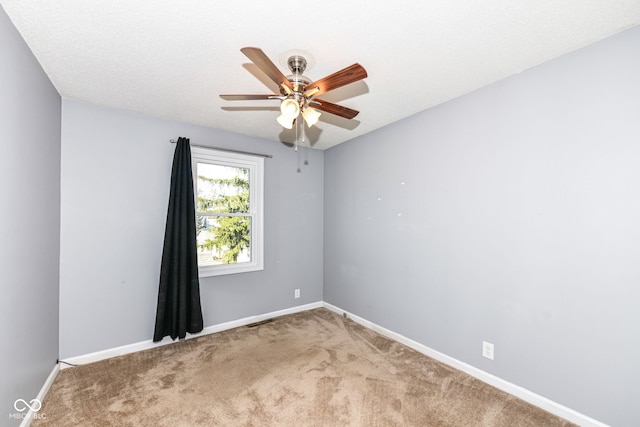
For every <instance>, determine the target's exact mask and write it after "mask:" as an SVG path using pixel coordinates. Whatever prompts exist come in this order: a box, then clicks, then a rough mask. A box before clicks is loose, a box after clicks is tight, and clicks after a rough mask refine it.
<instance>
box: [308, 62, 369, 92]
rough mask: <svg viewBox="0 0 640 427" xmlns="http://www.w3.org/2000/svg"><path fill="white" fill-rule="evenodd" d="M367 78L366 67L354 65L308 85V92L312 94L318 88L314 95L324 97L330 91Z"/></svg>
mask: <svg viewBox="0 0 640 427" xmlns="http://www.w3.org/2000/svg"><path fill="white" fill-rule="evenodd" d="M365 77H367V71H366V70H365V69H364V67H363V66H362V65H360V64H353V65H351V66H349V67H347V68H344V69H342V70H340V71H337V72H335V73H333V74H331V75H329V76H327V77H325V78H323V79H320V80H317V81H315V82H313V83H310V84H308V85H307V91H309V92H311V91H314V90H315V88H318V90H317V91H315V92H313V95H314V96H315V95H322V94H323V93H326V92H329V91H330V90H333V89H337V88H339V87H342V86H345V85H348V84H349V83H353V82H357V81H358V80H362V79H364V78H365Z"/></svg>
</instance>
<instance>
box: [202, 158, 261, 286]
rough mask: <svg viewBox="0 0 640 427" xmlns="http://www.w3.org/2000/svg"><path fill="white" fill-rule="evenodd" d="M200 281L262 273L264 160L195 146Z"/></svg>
mask: <svg viewBox="0 0 640 427" xmlns="http://www.w3.org/2000/svg"><path fill="white" fill-rule="evenodd" d="M191 156H192V162H193V174H194V177H193V182H194V186H195V197H196V241H197V246H198V247H197V251H198V270H199V272H200V277H206V276H218V275H221V274H233V273H242V272H247V271H257V270H262V269H263V260H262V257H263V254H262V249H263V243H262V237H263V230H262V213H263V203H262V199H263V185H262V181H263V175H264V172H263V165H264V159H263V158H261V157H254V156H249V155H244V154H236V153H229V152H224V151H216V150H212V149H206V148H198V147H192V149H191Z"/></svg>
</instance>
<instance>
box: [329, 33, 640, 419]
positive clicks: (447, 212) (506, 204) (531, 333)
mask: <svg viewBox="0 0 640 427" xmlns="http://www.w3.org/2000/svg"><path fill="white" fill-rule="evenodd" d="M639 48H640V28H636V29H633V30H629V31H627V32H624V33H621V34H619V35H616V36H615V37H612V38H610V39H607V40H605V41H602V42H599V43H597V44H595V45H591V46H589V47H587V48H584V49H582V50H579V51H576V52H574V53H571V54H569V55H566V56H563V57H561V58H558V59H556V60H554V61H551V62H549V63H546V64H544V65H541V66H539V67H537V68H534V69H532V70H529V71H526V72H523V73H521V74H519V75H516V76H513V77H511V78H509V79H506V80H503V81H501V82H498V83H496V84H494V85H491V86H489V87H486V88H484V89H481V90H478V91H476V92H474V93H472V94H469V95H467V96H464V97H461V98H458V99H456V100H454V101H452V102H449V103H447V104H445V105H442V106H439V107H437V108H433V109H431V110H429V111H425V112H422V113H420V114H417V115H415V116H413V117H410V118H408V119H406V120H403V121H401V122H398V123H394V124H392V125H390V126H387V127H385V128H382V129H380V130H378V131H375V132H372V133H370V134H368V135H365V136H363V137H361V138H358V139H356V140H353V141H351V142H348V143H346V144H342V145H339V146H336V147H334V148H331V149H329V150H327V151H326V154H325V206H324V209H325V215H324V217H325V230H324V300H325V301H327V302H329V303H331V304H335V305H337V306H339V307H341V308H343V309H345V310H348V311H351V312H352V313H354V314H357V315H359V316H362V317H364V318H366V319H368V320H370V321H373V322H375V323H377V324H379V325H381V326H384V327H386V328H389V329H391V330H393V331H396V332H398V333H400V334H403V335H405V336H407V337H409V338H412V339H414V340H416V341H418V342H420V343H423V344H425V345H427V346H429V347H431V348H433V349H435V350H437V351H440V352H442V353H444V354H447V355H449V356H452V357H454V358H456V359H458V360H461V361H463V362H466V363H468V364H470V365H473V366H475V367H478V368H480V369H482V370H484V371H486V372H489V373H492V374H494V375H496V376H498V377H500V378H503V379H505V380H507V381H509V382H511V383H514V384H517V385H520V386H522V387H524V388H526V389H529V390H531V391H533V392H535V393H538V394H540V395H542V396H545V397H547V398H549V399H552V400H554V401H556V402H559V403H561V404H563V405H565V406H567V407H570V408H573V409H575V410H577V411H579V412H582V413H584V414H586V415H589V416H591V417H593V418H595V419H598V420H601V421H603V422H606V423H610V424H611V425H615V426H638V425H640V406H638V402H637V397H638V393H637V386H638V384H639V383H640V365H639V361H640V333H639V332H638V326H640V77H639V76H640V54H639V53H640V49H639ZM483 340H486V341H489V342H491V343H493V344H494V345H495V360H494V361H490V360H488V359H484V358H482V357H481V346H482V341H483Z"/></svg>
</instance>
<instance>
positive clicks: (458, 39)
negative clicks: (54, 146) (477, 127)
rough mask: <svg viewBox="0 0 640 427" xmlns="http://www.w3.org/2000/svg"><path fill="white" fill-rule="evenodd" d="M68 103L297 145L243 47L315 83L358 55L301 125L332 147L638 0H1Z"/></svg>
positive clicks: (515, 64)
mask: <svg viewBox="0 0 640 427" xmlns="http://www.w3.org/2000/svg"><path fill="white" fill-rule="evenodd" d="M0 4H2V6H3V8H4V9H5V11H6V12H7V14H8V15H9V17H10V18H11V20H12V21H13V22H14V24H15V25H16V27H17V28H18V30H19V31H20V33H21V34H22V36H23V37H24V39H25V40H26V42H27V43H28V45H29V46H30V48H31V49H32V51H33V52H34V54H35V56H36V57H37V59H38V60H39V61H40V63H41V64H42V67H43V68H44V70H45V72H46V73H47V74H48V75H49V77H50V78H51V81H52V82H53V84H54V85H55V87H56V88H57V89H58V91H59V92H60V94H61V95H62V97H64V98H69V99H77V100H82V101H88V102H92V103H96V104H100V105H107V106H113V107H118V108H122V109H126V110H132V111H139V112H143V113H148V114H152V115H155V116H159V117H163V118H169V119H175V120H179V121H183V122H188V123H196V124H200V125H204V126H208V127H212V128H219V129H224V130H228V131H233V132H238V133H242V134H247V135H252V136H257V137H261V138H266V139H272V140H280V141H285V142H291V141H292V140H293V138H294V137H295V133H294V132H293V131H285V130H284V129H283V128H281V127H280V126H279V125H278V124H277V123H276V121H275V118H276V116H277V115H278V114H279V110H278V105H279V104H278V101H277V100H267V101H236V102H231V101H224V100H222V99H220V98H219V96H218V95H219V94H221V93H240V94H242V93H249V94H251V93H276V92H277V88H276V87H275V85H274V84H273V83H272V82H271V81H270V80H269V79H268V78H266V77H265V76H264V75H263V74H262V73H261V72H260V71H259V70H258V69H257V68H256V67H255V66H254V65H253V64H252V63H251V62H250V61H249V59H248V58H246V57H245V56H244V55H243V54H242V53H241V52H240V48H242V47H245V46H255V47H260V48H261V49H262V50H263V51H264V52H265V53H266V54H267V55H268V56H269V57H270V58H271V59H272V60H273V62H274V63H275V64H276V65H278V66H279V67H280V68H281V70H282V71H283V73H284V74H289V72H288V70H287V69H286V66H284V65H282V62H281V60H282V59H285V60H286V57H287V52H291V51H292V50H302V51H306V52H309V53H311V55H312V56H313V60H314V61H315V65H314V66H313V67H311V68H308V69H307V71H306V72H305V75H307V76H308V77H309V78H311V80H317V79H319V78H321V77H324V76H326V75H328V74H331V73H333V72H335V71H337V70H339V69H342V68H344V67H346V66H348V65H351V64H353V63H354V62H358V63H360V64H361V65H363V66H364V67H365V68H366V69H367V72H368V74H369V77H368V78H366V79H365V80H363V81H360V82H357V83H353V84H351V85H349V86H346V87H343V88H340V89H337V90H334V91H332V92H329V93H328V94H326V95H323V96H322V98H324V99H326V100H328V101H332V102H336V103H339V104H341V105H344V106H346V107H349V108H353V109H356V110H359V111H360V115H358V116H357V117H356V118H355V119H354V120H346V119H343V118H340V117H336V116H331V115H330V114H327V113H324V114H323V115H322V117H321V119H320V122H319V123H318V125H316V126H315V127H314V128H312V129H310V130H307V131H306V140H307V141H308V142H311V144H312V145H313V147H314V148H319V149H326V148H328V147H331V146H333V145H336V144H339V143H341V142H344V141H346V140H349V139H352V138H354V137H356V136H359V135H362V134H365V133H367V132H370V131H372V130H374V129H377V128H379V127H381V126H384V125H386V124H389V123H391V122H394V121H396V120H399V119H402V118H404V117H407V116H410V115H412V114H415V113H417V112H419V111H421V110H425V109H427V108H430V107H433V106H435V105H438V104H440V103H442V102H445V101H447V100H450V99H452V98H455V97H458V96H460V95H463V94H465V93H468V92H470V91H473V90H475V89H477V88H480V87H482V86H485V85H487V84H490V83H492V82H494V81H497V80H500V79H503V78H505V77H508V76H510V75H513V74H516V73H519V72H521V71H523V70H525V69H527V68H530V67H533V66H535V65H538V64H540V63H543V62H545V61H548V60H550V59H552V58H555V57H557V56H560V55H562V54H564V53H567V52H570V51H572V50H575V49H578V48H580V47H582V46H585V45H588V44H590V43H593V42H595V41H597V40H600V39H602V38H605V37H608V36H610V35H613V34H615V33H617V32H620V31H622V30H624V29H627V28H630V27H632V26H635V25H637V24H639V23H640V0H615V1H612V0H601V1H596V0H591V1H590V0H564V1H558V0H517V1H514V0H491V1H479V0H423V1H421V2H408V1H395V2H389V1H370V0H369V1H364V0H348V1H345V0H330V1H318V2H315V3H313V2H312V3H293V4H284V3H282V2H276V1H272V0H263V1H260V0H253V1H249V0H235V1H224V2H223V1H211V0H206V1H205V0H185V1H176V0H170V1H169V0H138V1H131V0H110V1H104V0H99V1H98V0H94V1H86V0H48V1H42V0H0Z"/></svg>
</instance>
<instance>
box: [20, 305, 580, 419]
mask: <svg viewBox="0 0 640 427" xmlns="http://www.w3.org/2000/svg"><path fill="white" fill-rule="evenodd" d="M40 414H45V415H46V418H45V419H39V420H35V421H34V422H33V424H32V425H33V426H56V427H58V426H136V427H137V426H172V427H173V426H225V427H229V426H256V427H257V426H323V427H324V426H367V427H369V426H464V427H469V426H504V427H514V426H531V427H541V426H572V425H573V424H571V423H569V422H567V421H564V420H562V419H559V418H557V417H555V416H553V415H551V414H549V413H547V412H545V411H543V410H541V409H539V408H536V407H534V406H531V405H529V404H527V403H525V402H523V401H522V400H519V399H517V398H515V397H513V396H510V395H508V394H506V393H504V392H501V391H499V390H497V389H495V388H493V387H491V386H489V385H487V384H485V383H483V382H481V381H479V380H476V379H474V378H472V377H470V376H468V375H466V374H464V373H462V372H459V371H457V370H455V369H453V368H450V367H448V366H446V365H443V364H441V363H439V362H437V361H435V360H433V359H430V358H428V357H426V356H424V355H422V354H420V353H418V352H416V351H414V350H412V349H410V348H408V347H406V346H404V345H402V344H400V343H397V342H395V341H392V340H389V339H387V338H385V337H383V336H381V335H379V334H377V333H375V332H373V331H371V330H369V329H367V328H364V327H362V326H360V325H358V324H357V323H355V322H353V321H351V320H349V319H345V318H343V317H341V316H339V315H337V314H335V313H333V312H331V311H328V310H326V309H315V310H311V311H307V312H303V313H298V314H293V315H288V316H283V317H279V318H276V319H274V320H273V321H272V322H269V323H266V324H262V325H260V326H256V327H253V328H249V327H241V328H236V329H232V330H229V331H225V332H221V333H217V334H212V335H207V336H202V337H199V338H195V339H191V340H187V341H182V342H179V343H175V344H170V345H167V346H163V347H158V348H154V349H151V350H146V351H142V352H138V353H134V354H129V355H125V356H121V357H116V358H113V359H109V360H104V361H101V362H97V363H92V364H88V365H84V366H80V367H76V368H69V369H65V370H63V371H61V372H60V373H59V375H58V377H57V378H56V380H55V382H54V384H53V385H52V387H51V389H50V391H49V393H48V394H47V396H46V398H45V400H44V402H43V406H42V409H41V410H40Z"/></svg>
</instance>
